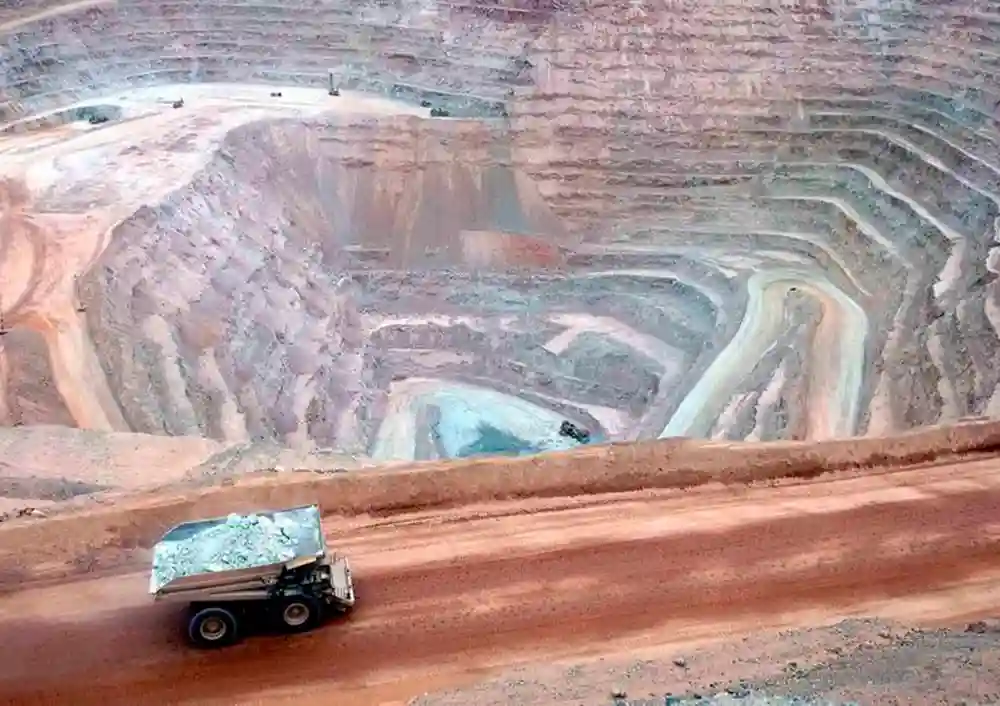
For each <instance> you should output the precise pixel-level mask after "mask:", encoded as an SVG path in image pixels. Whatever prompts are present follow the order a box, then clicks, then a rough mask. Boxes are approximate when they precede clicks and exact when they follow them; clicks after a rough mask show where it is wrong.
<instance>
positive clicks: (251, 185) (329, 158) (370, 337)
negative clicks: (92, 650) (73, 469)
mask: <svg viewBox="0 0 1000 706" xmlns="http://www.w3.org/2000/svg"><path fill="white" fill-rule="evenodd" d="M140 5H141V3H136V2H122V3H119V4H118V5H117V6H116V7H104V8H100V9H90V10H88V11H87V14H77V15H73V14H72V13H70V14H66V15H63V16H60V17H57V18H50V19H47V20H45V21H44V23H38V24H36V25H31V27H30V28H29V27H26V26H21V27H19V28H17V29H16V30H14V31H12V32H7V33H6V41H7V47H8V51H7V53H6V55H4V56H3V57H2V58H0V61H2V62H4V64H5V66H6V67H7V68H8V78H7V84H6V85H4V86H3V87H2V90H3V92H4V95H5V96H8V97H9V98H10V100H11V101H16V102H18V104H19V105H24V104H28V105H31V106H35V107H45V106H56V105H62V104H65V103H66V102H67V101H68V100H70V99H71V98H75V97H79V96H80V95H83V94H82V93H81V91H84V90H85V89H84V88H82V86H84V84H87V83H88V81H89V79H88V80H87V81H85V80H84V74H83V73H79V71H80V67H83V66H88V67H101V69H100V71H96V70H93V71H92V72H91V73H92V74H93V75H94V76H100V79H101V80H100V81H96V82H89V85H93V86H96V87H98V89H95V90H99V87H100V86H101V85H102V82H103V85H108V86H125V85H132V84H134V83H135V82H136V81H138V82H140V83H141V82H167V81H169V82H176V81H179V80H194V81H198V80H210V79H216V78H227V79H234V78H244V79H249V78H252V79H253V80H255V81H258V80H259V81H271V82H274V83H281V84H288V83H311V84H315V85H321V84H322V83H323V81H325V80H326V79H325V67H326V66H331V65H336V66H340V67H346V66H348V65H349V66H350V67H351V68H350V71H351V72H354V73H352V74H351V76H352V77H353V78H350V77H347V74H344V76H345V78H344V81H345V85H347V84H350V83H351V81H354V82H355V84H356V85H361V83H364V81H368V83H365V84H364V85H366V86H369V87H375V86H376V83H377V85H378V86H382V87H383V88H384V89H385V90H386V91H389V92H392V93H394V94H395V95H398V96H401V97H403V98H406V99H411V100H413V101H417V100H426V101H427V102H428V103H432V104H434V105H435V106H446V107H450V109H452V110H455V111H457V112H458V113H462V114H465V115H470V114H481V115H497V114H499V113H497V109H496V105H497V102H498V101H499V102H501V103H503V104H504V107H503V112H506V114H507V115H508V116H509V117H508V118H507V119H504V120H500V121H492V120H491V121H486V122H483V123H476V122H474V121H472V120H447V121H430V122H428V121H423V120H417V119H413V118H392V119H382V120H380V121H379V122H377V123H376V122H373V121H364V120H345V119H333V118H320V119H308V120H295V121H281V122H274V123H269V124H264V123H257V124H252V125H248V126H244V127H239V128H237V129H236V130H234V131H232V132H230V134H229V135H228V137H226V139H225V141H224V143H223V144H222V145H221V147H219V149H218V150H217V151H216V152H215V153H214V155H213V156H212V157H211V158H210V159H209V160H208V162H207V164H206V166H204V168H202V169H200V170H198V172H197V174H196V175H195V177H194V179H193V180H192V181H191V182H190V184H189V185H188V186H187V187H184V188H181V189H179V190H177V191H175V192H173V193H172V194H171V195H170V196H169V197H168V198H166V199H165V200H163V202H162V203H154V204H150V206H149V207H148V208H145V209H142V210H140V211H139V212H137V213H136V214H135V215H134V216H132V217H131V218H128V219H126V220H125V221H124V223H122V224H121V225H120V226H119V227H118V228H117V230H116V231H115V232H114V234H113V237H112V238H111V243H110V245H109V246H108V247H107V249H106V250H104V251H103V254H102V255H100V257H99V258H98V259H97V260H96V262H95V263H94V264H93V266H92V267H90V269H89V272H88V273H87V274H86V275H85V276H84V277H83V278H82V279H81V281H80V284H81V287H80V294H81V300H82V303H83V304H84V305H85V306H86V309H87V311H86V314H85V317H86V321H87V324H88V327H89V330H90V339H91V340H92V341H93V344H94V349H95V351H96V357H97V359H98V360H99V361H100V365H101V366H103V372H104V376H105V377H106V378H107V380H108V389H109V393H108V394H109V396H103V397H100V398H99V402H98V403H94V404H95V405H96V406H98V407H101V408H102V409H104V416H105V418H106V419H107V420H109V421H108V424H109V425H111V426H112V428H118V427H114V424H116V423H118V422H115V421H114V420H115V419H118V417H116V416H115V415H116V414H118V415H120V420H121V421H120V424H122V425H124V428H128V429H132V430H135V431H143V432H147V433H154V434H171V435H183V434H188V435H201V436H207V437H210V438H214V439H219V440H226V441H228V442H244V441H250V440H265V441H273V442H278V443H282V444H289V445H292V446H299V447H303V448H311V447H319V448H326V447H336V448H340V449H343V450H346V451H348V452H351V453H355V454H366V453H375V449H376V447H377V446H378V443H377V439H378V438H379V434H380V426H381V425H382V424H383V420H385V419H386V418H387V415H389V414H390V412H392V411H393V410H396V411H399V410H404V412H402V414H403V416H402V417H399V415H398V414H396V412H393V414H396V416H394V417H393V419H399V420H403V419H408V421H406V424H407V425H410V426H412V427H413V429H412V430H411V431H405V430H403V428H402V427H400V428H399V429H398V430H396V431H398V432H399V434H403V435H404V436H406V438H407V439H410V438H412V442H407V443H408V444H410V445H409V446H406V444H403V445H402V446H400V445H398V444H397V445H395V446H394V447H393V449H394V450H393V452H392V455H403V456H405V457H410V456H420V457H422V456H435V455H441V454H443V453H446V452H445V451H443V450H442V449H444V448H446V447H448V448H452V447H456V444H458V442H457V441H455V442H454V443H451V442H448V443H445V442H444V441H443V440H442V438H440V435H441V434H444V435H445V436H448V435H449V434H450V435H451V436H453V437H454V438H455V439H458V438H459V437H461V438H465V437H466V436H468V434H471V433H472V432H473V431H474V429H475V428H476V427H477V425H478V426H480V427H481V426H483V425H484V424H494V425H497V424H498V425H499V427H504V425H505V424H506V422H504V419H505V416H504V415H511V414H515V412H513V411H512V410H513V407H512V408H511V409H507V410H506V411H505V410H504V409H502V408H498V407H496V406H495V405H494V404H493V402H489V403H487V402H486V400H487V399H489V400H495V399H496V398H495V397H490V395H491V394H492V393H493V392H499V393H502V394H504V395H509V396H512V397H513V396H517V397H520V398H521V399H522V400H523V401H524V403H526V404H530V405H531V406H530V407H519V408H518V409H521V410H538V411H537V414H538V419H539V420H549V419H556V418H560V417H562V418H569V419H572V420H573V421H575V422H576V423H578V424H580V425H582V426H585V427H588V428H589V429H591V430H592V431H593V432H594V433H595V437H597V438H612V439H635V438H643V437H651V436H659V435H693V436H706V437H708V436H711V437H716V438H722V439H735V438H750V439H774V438H809V439H821V438H828V437H832V436H845V435H850V434H879V433H885V432H890V431H894V430H899V429H904V428H908V427H913V426H919V425H924V424H930V423H933V422H936V421H943V420H949V419H956V418H959V417H963V416H970V415H981V414H996V413H998V412H1000V395H998V392H997V390H998V386H1000V373H998V372H997V370H996V366H995V365H994V359H995V357H996V354H997V349H998V345H1000V338H998V335H997V325H998V323H1000V308H998V292H997V289H996V288H997V285H996V283H995V279H996V278H995V276H994V273H995V272H996V271H997V269H996V268H997V264H996V257H997V255H996V252H995V248H996V243H997V238H998V236H1000V231H998V226H997V225H996V224H997V223H998V222H1000V220H998V219H1000V131H998V129H997V124H996V121H995V106H996V105H998V104H1000V82H998V79H997V76H998V75H1000V74H998V71H997V70H998V66H997V60H996V58H995V57H994V56H993V55H992V54H991V53H989V51H988V47H989V46H990V45H991V42H993V41H994V38H995V36H996V35H997V34H998V33H1000V22H998V21H997V20H996V19H995V18H994V17H993V16H992V15H989V14H986V13H984V12H982V11H981V10H980V9H979V5H977V4H975V3H972V2H959V3H949V4H948V5H947V6H943V5H940V4H937V3H931V2H917V1H914V2H912V3H905V4H904V5H905V7H904V6H900V5H899V4H898V3H896V4H893V5H892V6H891V7H890V6H888V5H887V6H885V7H882V6H881V5H878V4H876V5H877V6H876V7H874V8H873V7H871V6H870V5H871V3H869V4H868V5H866V6H865V7H861V6H860V5H858V6H854V5H851V4H842V5H838V6H836V7H831V6H830V5H828V4H826V3H797V4H796V5H795V6H794V7H790V8H784V9H782V10H781V11H776V10H774V9H773V8H772V7H771V6H770V5H769V4H768V3H763V2H760V3H753V4H751V5H748V4H747V3H738V2H735V0H734V1H732V2H717V3H710V4H707V5H706V4H705V3H690V4H687V5H676V4H672V5H670V7H669V8H668V9H665V8H664V7H663V6H662V4H656V5H654V4H652V3H644V2H637V3H632V4H630V5H629V8H628V9H627V10H626V11H621V6H620V4H611V3H604V4H600V3H599V4H597V5H588V6H587V10H586V11H587V16H586V22H587V30H586V31H582V30H580V29H574V28H573V23H574V22H582V21H583V20H582V19H581V18H579V17H577V16H574V15H572V14H570V13H569V12H568V10H565V9H563V10H560V9H559V8H555V7H548V6H545V7H538V6H532V7H522V8H512V9H511V8H508V9H507V10H505V11H503V12H499V11H495V12H492V13H490V12H482V13H480V14H475V13H472V14H468V13H458V11H457V9H456V8H455V7H452V6H450V5H448V4H446V3H440V4H429V3H428V4H424V5H421V7H420V8H416V6H414V5H412V4H409V5H406V6H403V5H400V6H399V7H392V8H390V7H388V6H385V5H382V6H379V7H378V8H376V7H374V6H372V7H361V6H357V5H352V6H350V7H348V6H347V5H340V4H333V3H324V4H323V5H322V6H321V7H320V6H312V5H310V6H309V7H308V9H305V8H306V5H305V4H303V5H302V6H301V7H302V8H303V10H302V12H303V17H304V18H306V19H305V20H303V17H299V16H298V15H296V12H297V10H296V9H295V8H285V9H284V10H283V13H284V14H283V15H275V16H274V17H273V19H269V20H265V19H264V16H263V15H261V14H260V12H259V11H260V10H261V9H262V8H261V7H258V6H254V5H252V4H250V3H242V4H239V3H237V4H232V5H227V6H225V7H214V6H213V7H212V8H210V7H208V6H207V5H205V4H204V3H200V2H188V3H173V4H169V3H168V4H167V5H163V6H162V9H161V10H159V14H155V13H154V14H153V15H148V13H147V15H145V16H144V17H145V18H146V19H144V22H147V24H146V25H145V26H144V27H143V28H140V27H139V26H138V25H137V24H136V23H137V19H136V18H137V17H138V16H139V14H140V10H141V11H142V12H147V11H148V10H149V8H146V7H145V6H142V7H140ZM251 10H253V12H251ZM150 18H151V19H150ZM471 18H474V19H471ZM222 25H225V27H226V31H227V33H228V34H229V38H223V37H222V35H221V34H220V30H219V29H218V28H219V27H220V26H222ZM358 28H364V29H365V31H366V32H369V34H368V35H367V36H368V40H367V42H368V43H367V44H365V45H364V46H361V45H360V44H358V41H359V40H357V36H358V32H357V31H356V30H357V29H358ZM43 31H50V36H52V37H56V38H59V37H65V36H68V35H67V33H69V32H71V31H72V32H73V33H74V34H73V35H72V36H73V41H72V42H69V43H66V42H64V43H63V44H62V45H61V46H59V47H58V48H57V47H56V44H54V43H49V44H46V43H45V42H41V41H40V40H39V37H40V36H42V32H43ZM321 33H322V35H323V36H322V41H320V35H321ZM163 36H168V37H172V38H173V39H174V43H173V44H171V45H170V52H174V50H175V49H176V52H174V53H173V54H171V55H170V56H166V55H165V54H164V52H163V50H162V49H161V47H162V42H161V40H160V38H161V37H163ZM46 41H48V40H46ZM52 41H53V42H54V41H55V40H52ZM116 42H117V43H120V45H121V47H123V49H122V50H121V51H118V53H117V54H116V55H115V58H114V59H112V58H111V56H110V54H108V52H110V48H111V47H112V45H114V44H115V43H116ZM311 42H312V43H311ZM313 44H316V46H315V47H314V49H315V51H311V50H310V48H313ZM320 44H322V47H321V46H320ZM195 46H197V47H198V51H197V52H195V53H193V54H192V52H191V50H192V48H193V47H195ZM105 47H107V50H106V49H105ZM170 52H168V53H170ZM174 54H176V55H174ZM154 55H155V56H154ZM57 56H58V57H62V61H63V62H64V63H63V64H61V65H59V68H54V67H56V64H54V63H53V62H54V61H55V60H56V57H57ZM275 56H280V57H282V62H283V64H282V66H283V68H282V69H281V70H277V69H273V68H272V69H265V68H264V67H265V66H269V65H271V63H272V60H273V58H274V57H275ZM234 57H235V58H237V59H238V61H233V59H234ZM86 62H89V63H86ZM43 69H45V71H44V72H43V71H42V70H43ZM339 70H340V69H338V71H339ZM345 70H346V69H345ZM88 75H90V74H88ZM362 79H363V81H362ZM358 82H361V83H358ZM373 82H374V83H373ZM379 82H381V83H379ZM393 83H395V86H396V88H394V89H392V90H391V91H390V88H391V86H390V84H393ZM355 84H352V85H355ZM400 87H402V88H400ZM403 88H405V89H406V90H403ZM87 90H89V89H87ZM476 101H479V103H476ZM12 105H13V103H12ZM470 106H479V107H477V108H473V107H470ZM476 111H479V113H476ZM109 129H111V128H109ZM177 149H178V150H179V151H183V149H184V146H183V144H180V143H179V146H178V148H177ZM66 191H67V192H68V191H70V190H69V189H68V188H67V189H66ZM93 193H95V194H98V193H100V190H99V189H96V188H95V190H94V191H93ZM41 207H44V208H47V209H50V210H63V211H65V212H67V213H74V212H78V211H79V212H82V211H83V210H84V209H83V207H82V205H81V204H79V203H76V202H75V201H73V200H72V198H71V194H69V193H65V194H63V193H56V192H54V191H51V190H50V191H49V192H47V193H43V194H41V195H40V196H39V200H38V201H37V204H36V209H37V208H41ZM3 242H7V241H3ZM7 247H10V246H9V245H8V246H7ZM5 306H10V305H7V304H5ZM9 338H11V339H12V341H17V340H19V339H16V338H14V337H9ZM0 345H2V346H9V345H12V344H5V343H4V342H3V341H2V340H0ZM4 355H6V356H7V358H9V359H11V360H15V359H16V353H14V354H11V353H6V354H4ZM36 367H37V366H36ZM11 369H13V368H12V367H11V364H9V363H8V364H7V365H6V370H8V371H9V370H11ZM39 369H40V368H39ZM24 376H25V374H24V373H19V374H18V375H17V376H16V377H17V378H18V379H17V380H14V381H13V382H11V381H10V373H9V372H8V373H7V378H6V379H7V380H8V382H7V383H6V386H5V388H4V389H5V390H6V397H7V400H8V402H7V403H6V408H5V410H6V411H5V414H6V417H5V419H6V420H7V421H8V423H11V422H13V421H16V420H15V419H14V417H13V416H12V413H11V412H10V411H9V410H11V409H13V408H14V406H15V404H20V405H21V407H18V409H21V408H23V407H24V403H23V402H16V403H15V402H11V401H10V400H12V399H14V398H15V397H17V395H18V394H20V397H19V398H18V399H20V398H23V397H24V394H22V393H17V394H15V393H12V392H11V390H15V389H17V386H18V385H21V386H23V385H25V384H28V383H26V382H24V380H23V377H24ZM403 380H430V381H434V382H433V383H428V384H430V385H431V386H430V387H428V386H427V385H428V384H425V383H420V384H419V385H417V386H415V387H414V386H411V387H410V388H406V389H407V390H409V391H408V392H406V393H403V392H401V390H403V389H404V387H403V386H400V385H398V384H396V383H400V382H401V381H403ZM418 389H419V390H423V392H420V393H419V394H420V395H423V396H422V397H421V398H420V399H416V398H414V397H413V395H414V394H417V393H415V392H414V390H418ZM449 390H450V392H449ZM459 390H462V391H465V392H463V393H461V394H466V395H479V397H476V398H475V399H480V400H482V405H481V406H482V407H483V410H482V414H481V415H480V416H479V417H477V418H472V417H469V418H468V419H465V420H464V421H462V420H459V421H461V425H460V426H461V429H458V428H457V427H456V428H455V429H450V430H449V429H444V430H442V424H444V425H445V426H447V425H448V424H452V423H455V424H458V422H457V421H455V420H454V419H452V422H448V421H447V420H448V419H451V418H452V417H455V415H454V414H452V415H451V417H449V413H448V410H447V409H444V408H442V407H441V405H442V404H444V403H443V402H442V401H441V400H444V399H447V395H448V394H460V393H459V392H458V391H459ZM442 395H444V396H443V397H442ZM112 398H113V400H112ZM75 405H76V406H75V407H74V405H73V404H67V405H63V407H60V403H59V400H58V399H53V400H52V401H51V402H49V403H46V405H45V406H46V409H47V410H49V411H48V412H46V413H42V412H41V411H38V410H36V411H34V412H32V413H31V414H29V415H28V416H27V417H25V419H27V420H28V421H31V422H33V421H49V422H57V423H72V422H71V421H70V420H68V419H67V418H66V416H65V415H66V414H67V412H66V411H65V410H66V409H68V410H69V411H68V414H69V416H70V417H72V418H73V419H76V417H77V416H78V415H79V413H78V412H74V411H73V410H74V409H77V410H78V409H83V408H84V407H83V406H82V405H83V402H80V401H77V402H76V403H75ZM93 406H94V405H92V406H91V407H93ZM60 409H62V410H63V411H60ZM88 409H89V408H88ZM405 410H421V411H419V413H418V412H417V411H413V412H412V413H411V412H408V411H405ZM521 413H522V412H517V414H521ZM524 413H526V412H524ZM535 413H536V412H534V411H533V412H531V414H535ZM19 414H22V415H23V414H24V413H23V412H20V413H19ZM60 415H62V416H60ZM407 415H410V416H409V417H407ZM547 415H551V416H547ZM418 417H419V419H418ZM442 420H444V421H442ZM490 420H492V421H490ZM394 423H396V422H394ZM399 423H400V424H403V421H399ZM539 423H540V424H542V425H543V426H544V425H546V424H549V423H550V422H548V421H544V422H541V421H540V422H539ZM462 425H464V426H462ZM499 427H498V428H499ZM395 429H396V428H395V427H393V428H392V429H388V430H386V429H382V430H381V433H382V435H383V436H385V434H386V433H388V432H393V430H395ZM407 429H409V427H407ZM435 429H436V430H438V431H434V430H435ZM544 433H545V432H543V431H539V435H540V438H539V439H538V440H536V441H539V443H541V436H544ZM435 434H437V436H435ZM442 444H443V445H442ZM449 444H450V446H449ZM458 446H461V444H458ZM404 447H405V448H404ZM456 448H457V447H456ZM387 453H388V452H387ZM376 455H378V454H376Z"/></svg>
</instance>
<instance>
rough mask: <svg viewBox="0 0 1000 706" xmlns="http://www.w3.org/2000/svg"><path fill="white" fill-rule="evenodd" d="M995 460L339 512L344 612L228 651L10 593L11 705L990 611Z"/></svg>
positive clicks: (6, 633) (210, 699)
mask: <svg viewBox="0 0 1000 706" xmlns="http://www.w3.org/2000/svg"><path fill="white" fill-rule="evenodd" d="M998 466H1000V464H998V462H997V461H996V460H977V461H973V462H969V463H962V464H951V465H948V464H930V465H925V466H916V467H911V468H909V469H905V470H895V471H884V472H872V473H868V474H865V475H861V474H838V475H829V476H824V477H822V478H820V479H817V480H814V481H810V482H802V481H791V482H785V483H782V484H779V485H777V486H775V487H767V486H766V485H765V486H753V487H746V486H729V487H725V486H718V485H708V486H702V487H700V488H696V489H691V490H688V491H655V492H653V491H649V492H637V493H626V494H618V495H603V496H589V497H579V498H572V499H549V500H525V501H520V502H517V503H513V502H509V503H497V504H491V505H483V506H478V507H465V508H462V509H453V510H441V511H437V512H425V513H419V514H410V515H405V516H400V515H397V516H394V517H391V518H387V519H372V518H367V519H365V518H354V519H350V520H348V519H339V520H338V519H336V518H330V520H329V527H330V530H331V531H330V534H331V540H332V541H334V542H335V543H336V545H337V546H338V547H341V548H343V550H344V551H346V552H347V553H349V555H350V556H351V558H352V561H353V563H354V568H355V573H356V575H357V581H358V592H359V601H360V602H359V605H358V606H357V609H356V612H355V613H354V614H353V616H351V617H350V618H349V619H347V620H345V621H343V622H340V623H334V624H331V625H328V626H325V627H323V628H321V629H319V630H317V631H316V632H313V633H310V634H308V635H303V636H298V637H284V636H260V637H253V638H251V639H249V640H247V641H245V642H244V643H242V644H240V645H238V646H236V647H234V648H231V649H229V650H226V651H223V652H216V653H197V652H193V651H192V650H190V649H188V648H187V647H185V645H184V644H183V642H182V640H181V638H180V632H179V630H178V624H179V623H178V614H177V611H176V609H174V608H167V607H165V606H159V605H156V606H153V605H150V604H149V602H148V600H147V597H146V596H145V584H146V580H147V577H146V574H145V573H138V572H136V573H127V574H125V575H123V576H119V577H117V578H115V577H108V576H105V577H99V578H92V579H89V580H74V581H71V582H69V583H63V584H60V585H51V586H48V587H42V588H36V589H34V590H31V591H27V590H25V591H19V592H13V593H9V594H7V595H5V596H3V597H2V598H0V645H4V646H5V648H6V649H5V650H4V655H3V659H2V661H0V671H2V675H0V701H2V702H3V703H11V704H29V703H30V704H43V703H44V704H53V703H72V704H75V705H77V706H85V705H86V704H101V705H102V706H105V705H106V704H110V703H135V704H138V703H141V704H144V706H148V705H151V704H161V703H190V704H219V705H220V706H221V705H223V704H227V705H229V704H236V703H239V704H249V703H267V704H279V703H293V702H294V703H297V704H314V703H315V704H328V703H330V699H331V698H335V700H336V702H337V703H338V704H351V703H357V704H366V705H367V704H376V703H405V701H406V699H407V698H409V697H412V696H414V695H417V694H419V693H422V692H425V691H428V690H431V689H437V688H442V687H445V686H449V685H453V684H457V683H461V682H467V681H470V680H476V679H478V678H481V677H482V676H483V675H484V674H485V673H486V672H487V671H488V670H490V669H491V668H496V667H499V666H503V665H511V664H515V663H521V662H529V661H537V660H539V659H549V660H551V659H555V658H561V657H569V656H576V655H582V654H588V653H590V654H594V653H608V652H614V651H622V650H629V649H634V648H644V647H651V646H653V645H663V644H664V643H675V644H682V643H690V642H692V641H699V640H704V639H711V638H715V637H719V636H723V635H727V634H735V633H740V632H745V631H749V630H754V629H759V628H765V627H777V626H790V625H795V624H806V623H811V624H816V623H818V622H822V621H824V620H827V619H836V618H839V617H841V616H846V615H852V614H872V613H876V614H879V615H881V616H885V617H887V618H897V619H903V620H911V621H913V620H920V621H937V620H945V619H951V618H955V617H962V618H967V617H969V616H973V615H976V614H979V613H980V612H982V613H989V612H991V611H994V610H995V605H996V598H997V596H998V593H997V587H998V586H1000V562H997V557H998V548H1000V544H998V540H1000V513H998V510H1000V473H998V472H997V471H998V470H1000V467H998ZM331 689H334V690H335V691H331ZM332 694H335V697H334V696H332Z"/></svg>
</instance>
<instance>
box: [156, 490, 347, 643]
mask: <svg viewBox="0 0 1000 706" xmlns="http://www.w3.org/2000/svg"><path fill="white" fill-rule="evenodd" d="M149 592H150V593H151V594H152V595H153V599H154V600H156V601H172V602H182V603H188V604H189V612H188V617H187V636H188V638H189V640H190V641H191V642H192V643H193V644H195V645H197V646H200V647H222V646H224V645H231V644H233V643H234V642H236V641H237V640H239V639H240V637H242V636H243V634H244V633H245V628H246V626H247V625H248V624H249V623H250V622H252V621H254V620H256V619H260V618H263V619H265V620H266V621H267V622H269V623H271V624H272V625H274V626H275V627H277V628H278V629H280V630H282V631H284V632H304V631H306V630H310V629H312V628H314V627H316V626H317V625H319V624H320V622H322V620H323V619H324V617H327V616H329V615H330V614H332V613H346V612H348V611H350V609H351V608H352V607H353V606H354V600H355V598H354V582H353V579H352V577H351V569H350V566H349V564H348V561H347V558H346V557H343V556H340V555H338V554H336V553H334V552H331V551H329V550H328V549H327V547H326V541H325V540H324V538H323V529H322V527H321V524H320V513H319V508H318V507H317V506H316V505H307V506H303V507H296V508H290V509H287V510H279V511H275V512H259V513H253V514H249V515H236V514H233V515H228V516H226V517H216V518H212V519H207V520H197V521H194V522H185V523H183V524H180V525H177V526H176V527H174V528H173V529H171V530H170V531H169V532H167V533H166V534H165V535H163V537H162V538H161V539H160V541H159V542H157V543H156V545H155V546H154V547H153V568H152V572H151V575H150V579H149Z"/></svg>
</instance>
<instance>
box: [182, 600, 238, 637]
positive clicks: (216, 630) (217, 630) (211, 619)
mask: <svg viewBox="0 0 1000 706" xmlns="http://www.w3.org/2000/svg"><path fill="white" fill-rule="evenodd" d="M237 628H238V623H237V621H236V616H235V615H233V614H232V613H231V612H230V611H228V610H226V609H225V608H221V607H219V606H212V607H210V608H201V609H200V610H195V611H192V613H191V618H190V620H188V638H189V639H190V640H191V642H192V643H194V644H195V645H197V646H198V647H224V646H226V645H231V644H233V643H234V642H236V640H237V638H238V637H239V635H238V631H237Z"/></svg>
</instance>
